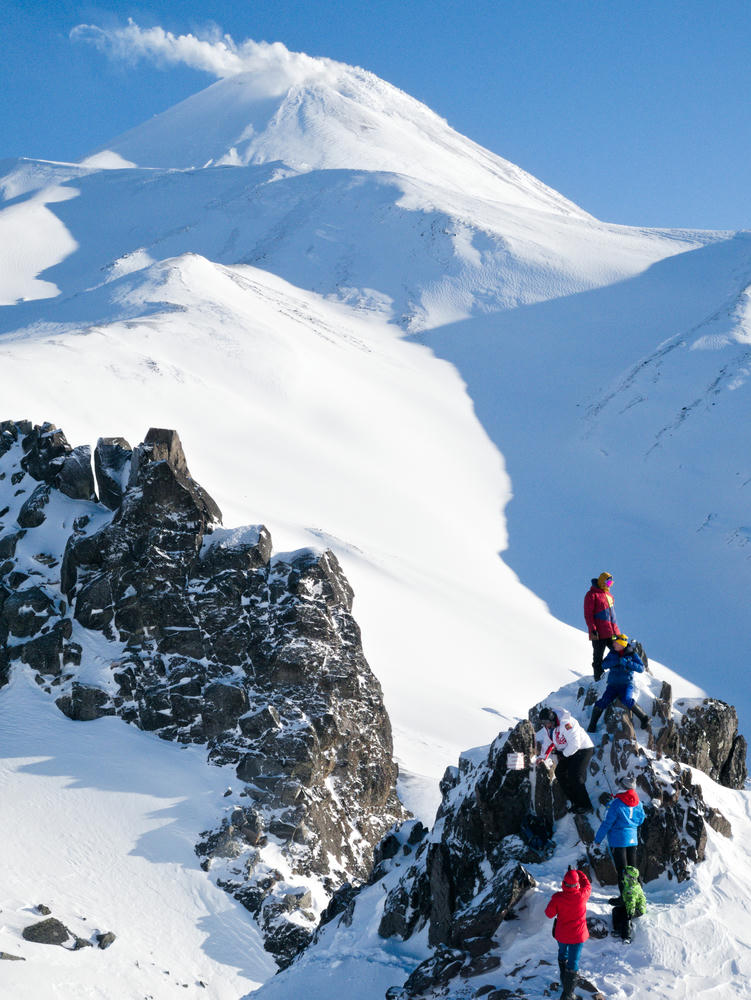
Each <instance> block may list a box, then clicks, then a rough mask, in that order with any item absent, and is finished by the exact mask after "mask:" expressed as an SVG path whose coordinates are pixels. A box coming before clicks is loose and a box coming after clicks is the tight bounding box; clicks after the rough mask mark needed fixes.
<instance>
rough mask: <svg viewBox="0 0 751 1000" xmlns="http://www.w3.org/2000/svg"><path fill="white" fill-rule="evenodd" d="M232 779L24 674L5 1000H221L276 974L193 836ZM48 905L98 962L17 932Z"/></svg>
mask: <svg viewBox="0 0 751 1000" xmlns="http://www.w3.org/2000/svg"><path fill="white" fill-rule="evenodd" d="M232 782H234V770H233V769H232V768H217V767H210V766H209V765H208V764H206V762H205V752H204V749H203V748H202V747H186V746H178V745H176V744H172V743H166V742H164V741H162V740H159V739H158V738H157V737H155V736H152V735H147V734H145V733H142V732H140V731H139V730H137V729H134V728H132V727H130V726H127V725H124V724H123V723H122V722H121V721H120V720H118V719H100V720H98V721H97V722H94V723H87V724H85V725H82V724H80V723H76V722H71V721H70V719H67V718H65V716H64V715H62V714H61V712H59V711H58V709H57V708H56V707H55V705H54V702H53V701H52V699H50V698H48V697H47V696H46V695H44V694H43V692H42V691H41V690H40V688H38V687H37V685H36V684H35V683H34V682H33V680H32V678H31V675H30V674H29V673H27V672H26V670H25V668H24V670H22V669H21V668H19V669H18V670H17V671H16V673H15V675H14V677H13V679H12V680H11V682H10V685H9V686H8V687H6V688H4V689H3V691H2V696H1V697H0V788H2V797H3V809H2V818H1V819H0V832H1V833H2V840H3V850H4V853H5V865H4V875H3V881H2V891H1V893H0V910H2V914H0V951H2V952H5V953H7V954H9V955H14V956H17V957H20V958H23V959H24V961H22V962H15V961H4V962H3V963H2V979H3V995H4V996H7V997H9V998H10V997H12V998H13V1000H40V998H42V997H44V998H47V997H52V996H60V997H63V996H64V997H68V998H74V997H75V998H79V997H80V998H83V997H115V996H118V997H126V996H127V997H144V996H153V997H160V998H162V997H165V998H166V997H171V996H183V997H190V998H198V997H206V996H211V997H217V998H218V1000H236V998H237V997H238V995H239V994H240V993H242V992H243V990H248V989H253V988H254V986H257V985H258V984H259V983H261V982H263V981H264V980H266V979H267V978H268V977H269V976H271V975H273V973H274V971H275V968H276V966H275V963H274V962H273V960H272V959H271V956H270V955H269V954H268V953H267V952H265V951H264V950H263V943H262V941H261V939H260V934H259V933H258V931H257V929H256V928H255V925H254V924H253V923H252V921H250V920H249V919H248V914H247V913H246V912H245V910H244V909H243V907H242V906H241V905H240V904H239V903H237V902H236V901H235V900H233V899H232V898H231V897H230V896H228V895H227V894H226V893H224V892H222V890H221V889H218V888H217V887H216V886H215V885H214V883H213V882H211V881H210V880H209V879H208V878H207V876H206V874H205V873H204V872H203V871H201V869H200V867H199V859H198V858H197V857H196V854H195V851H194V844H195V834H196V831H197V830H198V831H200V830H203V829H205V828H206V827H207V826H210V825H211V824H212V823H213V822H214V821H215V819H216V816H217V814H218V813H221V811H222V810H223V809H224V808H225V805H226V802H227V801H228V800H227V799H225V798H224V792H225V790H226V788H227V785H228V784H230V783H232ZM39 904H43V905H44V906H46V907H49V909H50V910H51V911H52V916H53V917H55V918H57V919H58V920H61V921H62V922H63V923H64V924H65V925H66V927H68V928H69V929H70V931H71V932H72V933H73V934H76V935H78V936H79V937H81V938H83V939H84V940H86V941H90V942H94V935H95V934H96V933H106V932H112V933H114V934H115V938H116V940H115V941H114V943H113V944H112V946H111V947H109V948H107V949H106V950H101V949H100V948H97V947H96V943H95V942H94V946H93V947H91V948H84V949H82V950H80V951H69V950H66V949H64V948H60V947H53V946H49V945H40V944H36V943H32V942H28V941H24V940H22V938H21V931H22V930H23V929H24V928H25V927H28V926H30V925H32V924H34V923H36V922H38V921H40V920H41V919H42V917H41V916H40V915H39V913H38V912H37V911H36V907H37V906H38V905H39Z"/></svg>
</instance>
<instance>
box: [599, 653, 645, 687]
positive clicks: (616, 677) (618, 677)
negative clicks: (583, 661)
mask: <svg viewBox="0 0 751 1000" xmlns="http://www.w3.org/2000/svg"><path fill="white" fill-rule="evenodd" d="M602 669H603V670H608V671H609V673H608V684H609V685H612V686H613V687H619V686H620V685H623V684H628V682H629V681H630V680H631V678H632V677H633V675H634V674H641V673H644V664H643V663H642V661H641V657H640V656H639V654H638V653H637V652H636V650H635V649H634V647H633V646H631V645H628V646H626V648H625V649H624V651H623V652H622V653H616V652H615V651H614V650H612V649H611V651H610V652H609V653H608V655H607V656H606V657H605V659H604V660H603V661H602Z"/></svg>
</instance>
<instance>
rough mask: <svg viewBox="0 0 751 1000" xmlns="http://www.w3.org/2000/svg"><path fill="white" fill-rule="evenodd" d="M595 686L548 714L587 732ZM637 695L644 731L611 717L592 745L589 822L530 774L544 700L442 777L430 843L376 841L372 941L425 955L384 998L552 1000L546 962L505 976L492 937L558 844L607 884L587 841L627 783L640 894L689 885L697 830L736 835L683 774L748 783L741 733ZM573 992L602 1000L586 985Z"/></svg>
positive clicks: (650, 680)
mask: <svg viewBox="0 0 751 1000" xmlns="http://www.w3.org/2000/svg"><path fill="white" fill-rule="evenodd" d="M605 683H606V682H605V681H601V682H600V683H599V684H594V683H591V684H586V685H583V684H581V683H580V682H574V683H572V684H570V685H568V686H567V687H565V688H563V689H562V690H561V691H559V692H557V694H556V695H554V696H552V697H551V698H550V699H548V700H547V702H546V703H547V704H548V705H554V706H559V705H560V706H561V707H567V708H569V710H570V711H572V713H573V714H574V715H575V716H577V717H578V718H579V720H580V721H581V722H582V723H583V724H584V725H585V726H586V725H587V723H588V720H589V716H590V713H591V707H590V706H591V705H592V704H593V702H594V701H595V700H596V698H597V697H598V696H599V694H601V693H602V690H603V688H604V685H605ZM640 684H641V689H640V696H639V701H640V704H641V705H642V707H644V708H645V709H646V708H647V707H648V706H649V709H650V712H649V714H650V723H649V727H648V729H647V731H642V730H641V729H639V730H636V731H635V730H634V728H633V725H632V721H631V716H630V713H629V712H627V711H625V710H623V709H622V708H618V707H616V706H611V707H610V708H608V710H607V711H606V713H605V714H604V716H603V719H602V720H601V722H600V726H599V732H598V733H597V734H596V735H595V736H593V740H594V743H595V753H594V756H593V759H592V761H591V764H590V772H589V775H588V782H587V784H588V789H589V792H590V796H591V798H592V801H593V803H595V815H593V816H587V815H573V814H570V812H569V808H568V804H567V800H566V799H565V797H564V796H563V793H562V791H561V788H560V786H559V785H558V783H557V782H556V781H555V777H554V771H553V772H552V773H549V772H548V770H547V769H546V768H544V767H535V766H534V760H535V758H536V756H537V754H538V753H539V743H538V741H537V738H536V734H537V733H538V732H539V730H540V728H541V727H540V725H539V722H538V713H539V710H540V708H541V707H542V703H540V704H538V705H536V706H534V708H533V709H531V710H530V713H529V718H528V719H525V720H522V721H521V722H519V723H518V724H517V725H516V726H515V727H514V728H513V729H512V730H510V731H509V732H505V733H501V734H499V736H498V738H497V739H496V740H495V741H494V742H493V743H492V744H491V746H490V747H489V748H484V749H482V750H480V751H473V752H471V753H469V754H467V755H466V756H463V757H462V758H461V759H460V761H459V766H458V767H450V768H448V770H447V772H446V774H445V776H444V778H443V781H442V784H441V790H442V793H443V799H442V803H441V806H440V808H439V810H438V813H437V816H436V822H435V825H434V827H433V829H432V831H431V832H430V833H429V834H428V831H426V830H416V829H415V826H414V824H413V823H408V824H405V825H404V826H403V827H402V828H401V829H398V830H395V831H392V832H391V833H390V834H389V835H388V836H387V837H386V838H385V840H384V841H383V842H382V843H381V845H380V846H379V848H378V849H377V851H376V859H377V861H378V863H377V865H376V867H375V869H374V872H373V875H372V876H371V883H373V882H374V881H381V882H382V885H383V892H384V893H385V896H386V898H385V903H384V905H383V911H382V914H381V917H380V923H379V927H378V933H379V934H380V935H381V936H382V937H383V938H387V939H388V938H396V939H401V940H408V939H410V938H412V937H416V936H418V935H423V936H424V939H426V940H427V943H428V944H429V945H430V946H432V953H431V955H430V957H429V958H428V959H426V960H425V961H423V962H421V963H420V964H419V965H418V966H417V967H416V968H415V969H413V971H412V973H411V974H410V975H409V977H408V978H407V979H406V981H405V982H404V983H403V984H402V985H401V986H394V987H393V988H391V989H389V990H388V992H387V994H386V996H387V998H389V1000H417V998H421V1000H422V998H427V997H434V996H441V997H447V998H450V1000H468V998H472V997H481V996H482V997H487V998H489V1000H501V998H507V997H512V996H513V997H532V996H537V995H551V992H550V990H551V986H550V981H551V979H554V968H555V965H554V955H552V954H551V955H550V956H540V958H539V961H537V963H536V964H534V963H533V967H532V966H529V965H528V964H525V965H524V967H523V968H513V967H510V966H509V964H508V962H507V960H506V958H505V956H504V950H503V941H504V940H506V938H505V937H504V934H503V933H502V929H503V926H504V923H505V922H506V921H513V920H518V919H520V917H522V916H524V914H525V912H526V911H527V910H528V909H529V907H530V906H532V905H533V899H534V896H535V894H534V893H533V892H531V890H533V889H534V888H535V886H536V885H537V881H536V878H535V874H536V873H538V872H540V871H544V870H545V866H546V864H547V863H548V862H550V861H551V859H554V858H555V855H556V852H557V851H558V849H559V844H563V845H565V847H566V849H567V850H569V851H570V849H571V845H574V850H575V851H576V852H577V856H576V857H575V858H574V859H572V860H575V861H576V865H577V867H580V868H583V869H584V870H586V871H588V872H589V874H590V876H591V877H592V879H593V882H594V884H595V886H597V885H600V886H615V884H616V873H615V869H614V866H613V863H612V860H611V858H610V855H609V853H608V852H607V850H606V848H605V846H604V845H596V844H595V843H594V833H595V831H596V829H597V826H598V825H599V821H600V820H601V819H602V818H603V816H604V814H605V811H606V809H607V805H608V803H609V801H610V798H611V792H612V789H613V788H614V787H615V784H616V781H617V779H618V778H619V777H621V776H623V775H628V776H630V777H633V778H635V780H636V782H637V788H638V791H639V795H640V798H641V801H642V804H643V805H644V808H645V812H646V820H645V822H644V824H643V826H642V828H641V835H640V841H641V843H640V847H639V853H638V862H637V863H638V866H639V868H640V871H641V872H642V875H643V879H644V882H645V883H646V884H647V885H648V884H649V883H650V882H652V881H654V880H656V879H660V878H662V879H667V880H676V881H678V882H681V881H685V880H686V879H689V878H690V877H691V874H692V871H693V867H694V866H695V865H696V864H698V863H700V862H701V861H702V860H703V859H704V857H705V850H706V844H707V827H711V828H712V829H713V830H714V831H716V832H717V833H718V834H720V835H721V836H723V837H731V836H732V830H731V827H730V824H729V823H728V821H727V820H726V819H725V817H724V816H722V814H721V813H720V812H719V811H718V810H716V809H713V808H711V807H710V806H708V805H707V804H706V802H705V801H704V796H703V794H702V790H701V787H700V786H699V785H698V784H697V783H696V782H695V780H694V778H693V774H692V770H691V768H697V769H699V770H703V771H705V772H706V773H708V774H710V776H711V777H713V778H714V780H717V781H718V782H720V783H722V784H725V785H726V786H727V787H729V788H736V789H740V788H742V787H743V786H744V784H745V781H746V767H745V755H746V742H745V739H744V738H743V737H742V736H741V735H739V734H738V731H737V717H736V714H735V710H734V709H733V708H732V707H731V706H729V705H726V704H725V703H723V702H720V701H717V700H714V699H704V700H701V701H694V702H689V701H686V700H683V701H677V702H676V703H675V704H674V703H673V702H672V694H671V690H670V686H669V685H668V684H666V683H661V682H659V681H658V680H657V679H656V678H654V677H653V676H651V675H645V677H644V679H643V680H640ZM529 815H534V816H536V817H539V818H540V819H541V820H543V821H544V822H545V823H547V824H548V825H549V828H550V829H552V830H553V831H554V833H553V839H552V840H550V841H549V842H548V843H546V844H545V845H540V844H534V843H532V842H531V841H530V838H529V837H528V836H526V835H525V822H526V819H527V817H529ZM577 845H578V846H577ZM563 870H564V871H565V864H564V866H563ZM538 877H539V876H538ZM647 892H648V894H649V890H648V889H647ZM361 897H362V890H357V891H356V890H351V889H346V888H345V889H343V890H341V891H340V893H339V894H338V895H336V896H335V897H334V899H333V900H332V903H331V905H330V907H329V910H328V912H327V913H325V914H324V916H323V919H322V930H321V931H320V932H319V936H320V934H322V933H326V927H327V924H328V922H329V921H330V922H331V923H332V929H331V932H330V933H336V925H337V924H336V922H337V921H338V922H340V923H344V924H347V922H351V921H352V919H353V913H354V911H355V908H356V907H357V906H358V905H359V901H360V898H361ZM543 922H544V921H543ZM588 922H589V924H590V933H591V935H592V936H593V937H602V936H607V934H608V931H609V927H608V925H607V924H606V923H605V922H604V921H603V919H602V918H601V917H598V916H591V917H590V918H589V920H588ZM315 947H316V944H315V942H314V943H313V944H312V945H311V948H313V949H315ZM551 963H552V965H551ZM580 988H581V989H583V990H584V991H585V992H587V991H588V992H589V993H591V994H593V995H595V996H597V995H598V988H597V986H596V985H595V984H594V983H592V982H589V981H588V980H586V977H585V979H584V980H583V981H582V982H581V984H580ZM540 991H542V993H540Z"/></svg>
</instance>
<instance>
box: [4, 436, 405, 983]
mask: <svg viewBox="0 0 751 1000" xmlns="http://www.w3.org/2000/svg"><path fill="white" fill-rule="evenodd" d="M0 451H1V452H2V454H0V477H3V478H0V499H2V498H3V497H5V496H8V498H9V502H8V503H7V508H8V510H7V511H6V517H5V518H4V519H3V521H5V522H8V526H9V529H10V530H9V531H7V532H6V530H5V528H4V526H3V527H0V552H2V553H4V554H5V556H6V558H5V560H4V561H2V562H0V638H1V639H4V640H5V639H7V642H5V641H4V642H3V644H2V646H1V647H0V649H2V650H3V651H4V652H3V653H2V654H0V684H1V683H2V682H3V679H4V678H7V674H8V670H9V669H10V664H11V663H13V662H23V663H26V664H27V665H28V666H29V667H31V668H32V669H33V670H34V671H36V673H37V676H38V678H39V681H40V683H42V684H43V685H44V686H45V687H46V688H47V689H48V690H50V692H54V694H55V699H56V703H57V705H58V707H59V708H60V709H61V711H63V712H64V713H65V714H66V715H67V716H68V717H69V718H71V719H75V720H78V721H87V720H91V719H95V718H99V717H101V716H103V715H117V716H119V717H121V718H122V719H124V720H126V721H128V722H131V723H133V724H134V725H136V726H139V727H140V728H141V729H144V730H148V731H150V732H155V733H157V734H158V735H159V736H161V737H162V738H164V739H170V740H177V741H179V742H183V743H200V744H204V745H206V747H207V752H208V757H209V759H210V760H211V761H212V762H214V763H217V764H221V765H231V766H232V767H233V769H234V772H235V775H236V778H237V787H238V788H239V789H241V791H240V793H239V798H240V801H241V802H242V803H243V804H242V805H241V806H239V805H235V806H233V807H232V808H229V807H228V809H229V811H228V813H227V815H225V817H224V818H223V819H221V818H220V817H217V823H216V826H215V827H214V828H213V829H210V830H207V831H203V833H201V835H200V842H199V843H198V844H197V847H196V850H197V852H198V854H199V856H200V857H201V858H202V865H203V867H204V868H205V869H206V870H207V871H210V872H211V874H212V877H213V878H214V879H215V880H216V881H217V883H218V884H221V885H222V886H223V887H224V888H225V889H227V891H229V892H231V893H233V894H234V895H235V896H236V897H237V898H238V899H240V900H241V901H242V902H243V903H244V904H245V905H246V906H247V907H248V909H249V910H251V912H252V913H253V914H254V915H255V916H256V918H257V919H258V922H259V924H260V926H261V928H262V930H263V932H264V934H265V938H266V943H267V947H268V948H269V950H271V951H272V953H273V954H274V955H275V957H276V958H277V960H278V961H279V963H280V964H282V965H284V964H286V963H288V962H289V961H290V960H291V959H292V957H293V956H294V954H295V953H296V952H297V951H298V950H299V948H300V947H301V946H303V945H304V944H305V943H306V942H307V941H308V940H309V939H310V936H311V934H312V932H313V929H314V928H315V926H316V923H317V919H318V915H317V913H316V911H315V907H314V906H313V903H312V901H311V900H308V899H307V898H306V896H305V893H304V892H302V893H301V892H298V891H297V889H298V888H299V887H296V886H295V885H294V883H291V882H290V879H289V876H287V877H286V878H283V877H282V874H281V873H280V872H279V871H278V870H277V868H276V866H275V865H274V864H272V863H271V862H270V861H269V860H268V858H270V857H271V855H274V856H277V855H278V851H279V850H281V852H282V854H283V856H284V858H285V863H286V864H287V865H288V866H289V868H290V870H291V871H292V872H293V873H296V874H297V875H299V876H305V877H310V876H313V877H315V878H317V879H319V880H320V882H321V883H322V885H323V886H324V888H325V889H326V891H327V892H329V893H332V892H334V891H335V890H336V889H337V888H338V887H339V886H340V885H341V884H342V882H343V881H344V879H345V878H348V879H349V880H350V881H358V880H363V879H365V878H367V877H368V874H369V872H370V868H371V864H372V853H373V848H374V846H375V845H376V844H377V843H378V841H379V840H380V839H381V837H382V836H383V834H384V833H385V831H386V830H387V829H388V828H389V827H390V826H391V825H392V824H393V823H394V822H395V821H398V820H401V819H403V818H404V811H403V809H402V807H401V805H400V804H399V802H398V800H397V797H396V793H395V783H396V776H397V769H396V765H395V764H394V762H393V759H392V742H391V727H390V723H389V719H388V716H387V714H386V711H385V708H384V706H383V699H382V693H381V688H380V685H379V684H378V681H377V680H376V678H375V677H374V676H373V674H372V672H371V671H370V668H369V666H368V664H367V662H366V660H365V657H364V655H363V652H362V644H361V639H360V631H359V628H358V626H357V623H356V622H355V620H354V618H353V617H352V600H353V593H352V589H351V587H350V585H349V583H348V581H347V580H346V578H345V576H344V574H343V572H342V569H341V566H340V565H339V563H338V561H337V559H336V556H335V555H334V554H333V552H330V551H326V552H314V551H312V550H309V549H305V550H300V551H298V552H293V553H286V554H280V555H274V554H273V552H272V544H271V537H270V535H269V532H268V531H267V529H266V528H265V527H263V526H262V525H261V526H256V527H251V528H243V529H237V530H234V531H231V530H226V529H223V528H221V527H220V521H221V512H220V511H219V508H218V506H217V505H216V503H215V502H214V500H213V499H212V498H211V497H210V496H209V494H208V493H207V492H206V491H205V490H204V489H203V488H202V487H201V486H200V485H199V484H198V483H196V482H195V480H194V479H193V478H192V476H191V474H190V471H189V469H188V465H187V461H186V459H185V455H184V452H183V449H182V445H181V443H180V439H179V437H178V435H177V433H176V432H175V431H173V430H164V429H152V430H150V431H149V432H148V434H147V435H146V438H145V440H144V442H143V443H142V444H140V445H138V446H137V447H135V448H131V447H130V445H129V444H128V442H127V441H125V440H124V439H122V438H105V439H102V438H100V439H99V442H98V444H97V447H96V449H95V454H94V465H95V469H96V479H97V483H98V485H99V490H100V494H101V496H102V500H103V502H102V503H98V502H95V500H92V499H90V494H89V493H88V492H87V491H88V489H89V487H88V485H87V486H85V487H84V486H81V485H80V484H82V483H88V482H89V481H88V479H87V475H86V470H85V469H83V465H84V464H85V463H84V462H83V457H84V451H83V450H81V449H71V448H70V445H68V443H67V441H66V440H65V436H64V435H63V433H62V432H61V431H59V430H57V429H56V428H54V427H53V426H52V425H50V424H45V425H44V426H43V427H33V428H32V427H31V426H30V425H28V424H25V423H24V424H13V423H10V422H6V423H4V424H0ZM74 473H75V476H74ZM88 474H89V475H90V474H91V465H90V462H89V465H88ZM74 479H75V481H76V482H77V483H79V486H77V487H75V488H74V487H73V486H71V483H72V482H73V480H74ZM91 482H92V484H93V477H92V480H91ZM6 484H7V485H8V486H9V489H7V490H5V491H4V489H3V487H4V486H5V485H6ZM40 484H41V485H40ZM40 489H41V490H43V491H45V498H46V499H45V502H44V503H43V504H41V506H40V504H39V502H38V500H34V503H33V504H32V503H31V500H32V499H33V498H34V497H37V495H38V491H39V490H40ZM66 490H67V492H66ZM91 492H92V493H93V486H92V491H91ZM24 508H25V513H24V514H23V515H22V516H23V517H24V518H25V522H24V525H23V530H20V528H19V523H18V516H19V515H20V514H21V512H22V510H23V509H24ZM37 508H38V509H39V511H40V513H41V514H43V515H44V519H45V520H44V521H42V520H39V519H38V518H36V517H34V516H31V512H32V510H36V509H37ZM14 518H15V523H13V519H14ZM54 518H57V519H58V521H59V523H60V536H59V540H58V548H57V551H55V552H41V551H38V548H39V547H38V545H37V544H36V543H35V541H34V539H35V532H36V527H37V526H38V525H39V524H42V523H44V524H45V528H44V531H45V538H48V537H49V531H50V526H51V524H52V523H53V519H54ZM0 523H1V522H0ZM56 523H57V522H56ZM63 524H65V525H66V526H67V529H66V530H65V531H63V528H62V525H63ZM71 527H72V530H71ZM92 631H93V632H97V633H99V634H100V635H101V638H102V640H105V641H109V642H110V643H111V644H112V646H111V649H112V653H111V657H110V662H109V666H108V667H107V668H105V669H104V671H103V673H102V677H101V683H100V684H92V683H91V681H90V676H91V671H90V670H89V671H88V672H87V673H88V675H89V677H88V678H87V683H85V684H84V683H81V681H79V679H78V675H77V671H78V668H79V666H82V665H83V666H86V664H85V662H84V663H83V664H82V657H83V656H84V655H85V654H84V652H83V650H84V649H85V648H86V642H84V641H82V639H84V637H85V635H86V633H87V632H92ZM234 801H237V796H236V797H235V800H234ZM275 852H276V853H275Z"/></svg>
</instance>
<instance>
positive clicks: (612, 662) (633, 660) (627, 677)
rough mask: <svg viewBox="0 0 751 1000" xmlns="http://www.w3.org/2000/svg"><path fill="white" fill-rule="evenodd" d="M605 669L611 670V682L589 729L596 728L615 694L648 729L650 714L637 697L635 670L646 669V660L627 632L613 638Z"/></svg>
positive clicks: (604, 665) (597, 705)
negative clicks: (640, 705) (631, 641)
mask: <svg viewBox="0 0 751 1000" xmlns="http://www.w3.org/2000/svg"><path fill="white" fill-rule="evenodd" d="M602 669H603V670H607V671H608V686H607V687H606V688H605V691H604V693H603V695H602V696H601V697H600V698H598V699H597V701H596V702H595V707H594V708H593V709H592V717H591V718H590V720H589V726H588V729H587V732H590V733H594V732H595V731H596V729H597V723H598V722H599V719H600V716H601V715H602V713H603V712H604V711H605V709H606V708H607V707H608V705H609V704H610V703H611V701H615V699H616V698H617V699H618V700H619V701H620V702H621V703H622V704H623V705H625V706H626V708H628V709H630V710H631V711H632V712H633V714H634V715H635V716H636V718H637V719H638V720H639V724H640V725H641V727H642V729H646V728H647V726H648V725H649V716H648V715H647V713H646V712H644V711H643V710H642V709H641V708H639V706H638V705H637V704H636V699H635V698H634V674H635V673H636V674H641V673H643V672H644V664H643V663H642V661H641V657H640V656H639V654H638V653H637V652H636V649H635V648H634V646H633V644H632V643H630V642H629V641H628V636H627V635H617V636H616V637H615V638H614V639H613V648H612V649H611V651H610V652H609V653H608V655H607V656H606V657H605V659H604V661H603V664H602Z"/></svg>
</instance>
